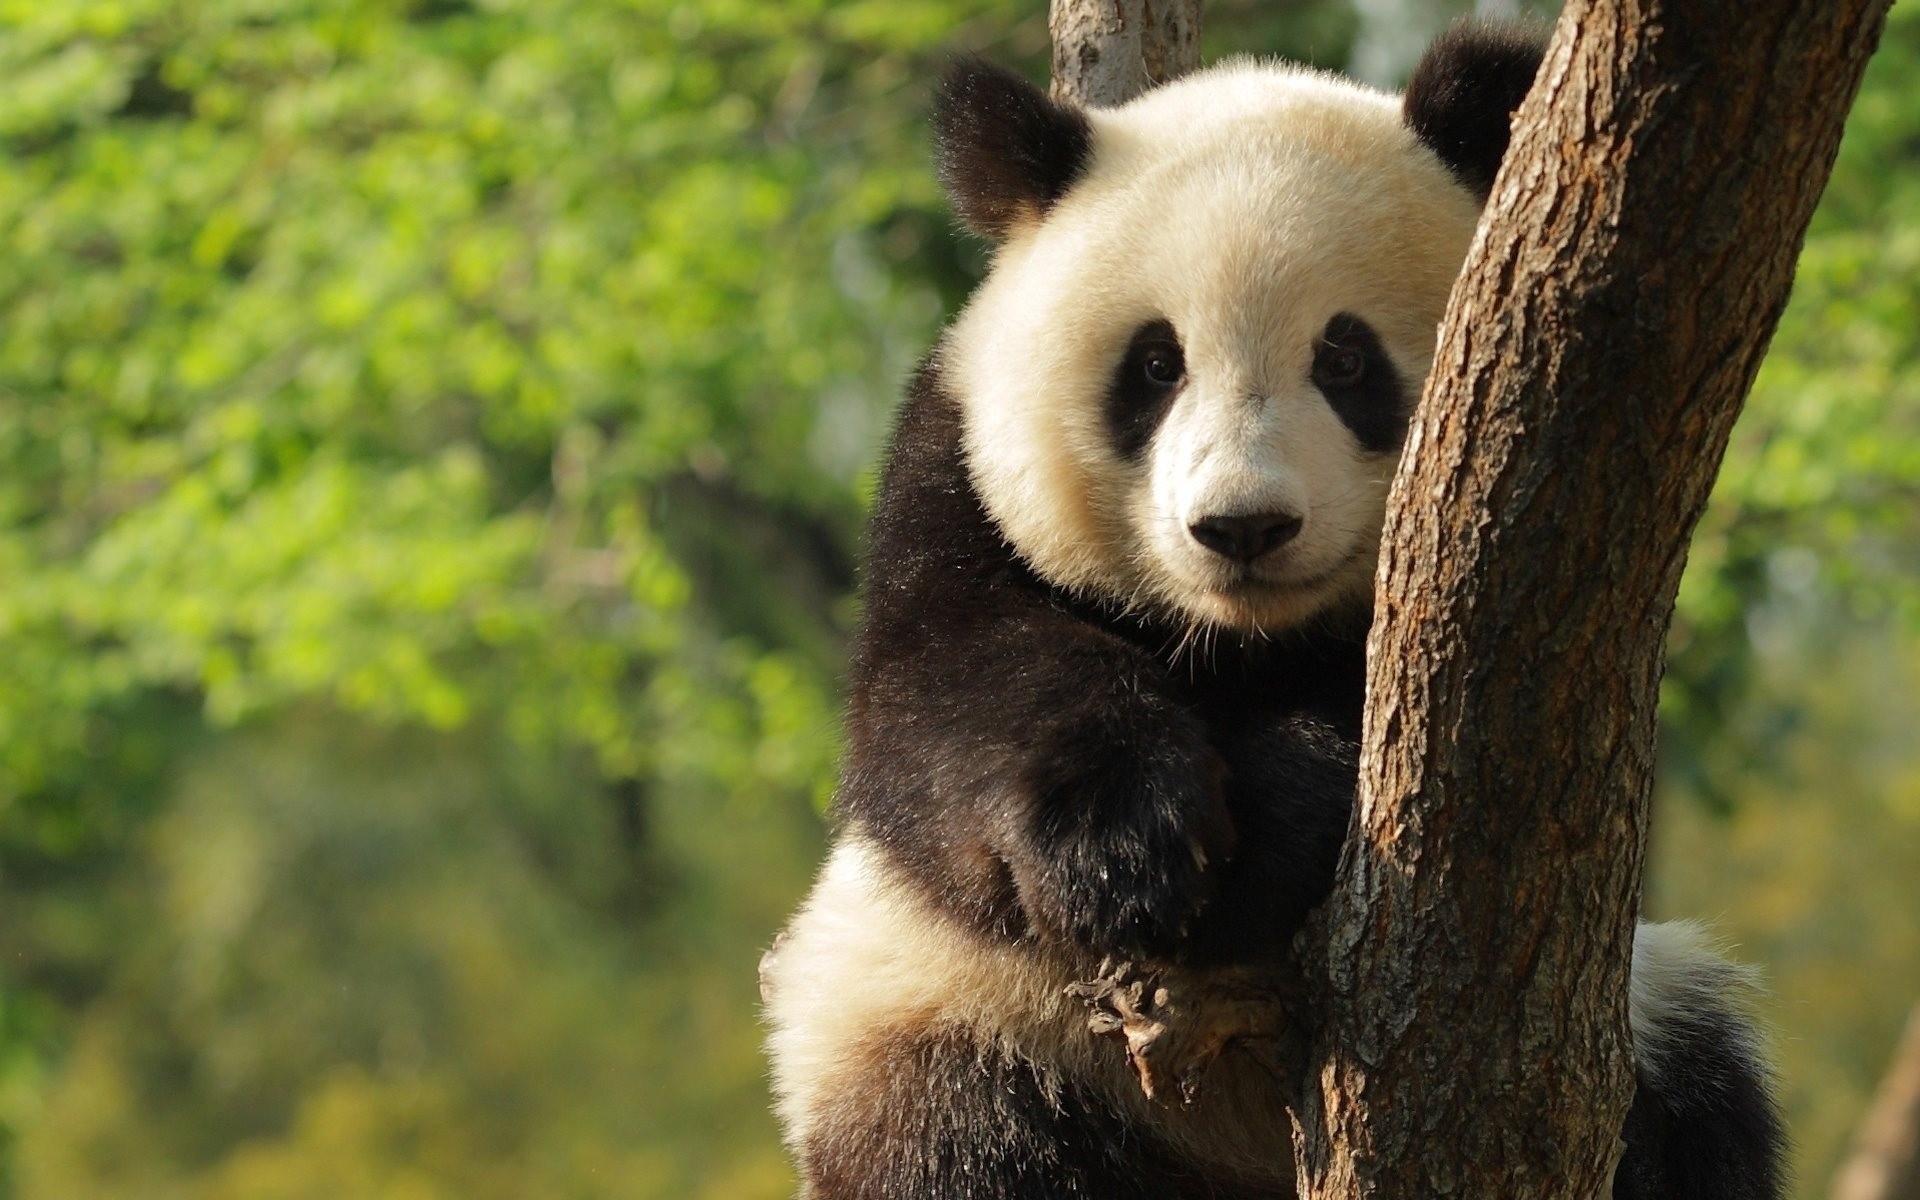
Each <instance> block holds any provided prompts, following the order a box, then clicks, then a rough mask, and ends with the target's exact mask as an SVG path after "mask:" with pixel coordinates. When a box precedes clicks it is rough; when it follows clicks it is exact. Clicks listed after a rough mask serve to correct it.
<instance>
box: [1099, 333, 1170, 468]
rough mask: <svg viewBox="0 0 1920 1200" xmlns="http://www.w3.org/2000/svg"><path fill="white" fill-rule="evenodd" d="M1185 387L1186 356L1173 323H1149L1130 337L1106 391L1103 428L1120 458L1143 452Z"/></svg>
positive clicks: (1132, 456)
mask: <svg viewBox="0 0 1920 1200" xmlns="http://www.w3.org/2000/svg"><path fill="white" fill-rule="evenodd" d="M1186 381H1187V360H1186V355H1185V354H1184V353H1183V352H1182V350H1181V349H1180V335H1178V334H1177V333H1175V332H1174V331H1173V322H1171V321H1167V320H1164V319H1162V320H1156V321H1148V322H1147V323H1146V324H1145V325H1142V326H1141V327H1140V328H1139V329H1137V330H1135V331H1134V334H1133V339H1132V340H1131V341H1129V342H1128V343H1127V351H1126V353H1125V354H1123V355H1121V357H1120V364H1119V365H1118V366H1116V367H1115V368H1114V370H1113V380H1112V382H1111V383H1110V384H1109V385H1108V387H1107V428H1108V429H1109V430H1111V431H1112V434H1113V444H1114V447H1115V448H1116V449H1117V450H1119V452H1120V455H1121V457H1122V458H1127V459H1135V458H1139V457H1140V455H1141V454H1142V453H1143V452H1145V450H1146V448H1147V443H1148V442H1150V441H1152V440H1153V434H1154V431H1155V430H1156V429H1158V428H1160V422H1161V421H1163V420H1165V419H1166V415H1167V410H1168V409H1170V408H1172V407H1173V398H1174V397H1175V396H1177V395H1179V394H1180V389H1181V388H1182V387H1184V386H1185V385H1186Z"/></svg>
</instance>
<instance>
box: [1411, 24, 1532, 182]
mask: <svg viewBox="0 0 1920 1200" xmlns="http://www.w3.org/2000/svg"><path fill="white" fill-rule="evenodd" d="M1545 53H1546V34H1545V31H1544V30H1543V29H1541V28H1540V27H1538V26H1535V25H1527V24H1506V25H1496V24H1487V23H1482V22H1478V21H1460V22H1456V23H1455V24H1454V26H1453V27H1452V28H1451V29H1448V30H1447V31H1446V32H1445V33H1443V34H1441V35H1440V36H1439V37H1437V38H1435V39H1434V40H1433V44H1432V45H1431V46H1428V47H1427V50H1426V53H1425V54H1423V55H1421V56H1420V62H1419V64H1418V65H1416V66H1415V67H1414V68H1413V77H1412V78H1411V79H1409V80H1408V81H1407V94H1406V97H1405V99H1404V100H1403V101H1402V109H1401V111H1402V112H1403V113H1404V114H1405V116H1406V121H1407V125H1408V127H1409V128H1411V129H1412V130H1413V132H1414V133H1415V134H1417V135H1418V136H1419V138H1420V140H1421V141H1423V142H1425V143H1426V144H1427V145H1428V146H1429V147H1431V148H1432V150H1433V152H1434V153H1435V154H1438V155H1439V156H1440V159H1441V161H1442V162H1445V163H1446V164H1447V166H1448V167H1449V168H1450V169H1451V170H1452V171H1453V174H1454V177H1455V178H1457V179H1459V180H1460V182H1461V183H1463V184H1465V185H1466V186H1467V187H1468V188H1471V189H1472V190H1473V192H1474V194H1475V195H1477V196H1479V197H1480V198H1481V199H1482V200H1484V199H1486V197H1487V193H1488V192H1490V191H1492V190H1493V176H1494V172H1496V171H1498V170H1499V169H1500V160H1501V159H1502V158H1504V157H1505V156H1506V153H1507V139H1508V137H1509V135H1510V134H1511V132H1512V129H1511V123H1512V118H1513V111H1514V109H1516V108H1519V107H1520V101H1522V100H1524V99H1525V98H1526V95H1527V89H1528V88H1530V87H1532V86H1533V77H1534V75H1535V74H1536V73H1537V72H1538V71H1539V69H1540V60H1541V58H1542V57H1543V56H1544V55H1545Z"/></svg>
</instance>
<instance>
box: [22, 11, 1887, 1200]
mask: <svg viewBox="0 0 1920 1200" xmlns="http://www.w3.org/2000/svg"><path fill="white" fill-rule="evenodd" d="M1435 7H1437V8H1440V9H1446V10H1448V11H1451V10H1452V9H1454V8H1458V7H1465V5H1464V4H1458V5H1452V4H1441V5H1436V6H1435ZM1042 9H1043V6H1042V5H1040V4H1039V3H1037V0H1033V2H1022V3H1012V2H1010V0H994V2H991V3H988V2H973V3H962V2H959V0H840V2H837V3H828V2H827V0H786V2H783V3H778V4H774V3H765V2H748V0H700V2H698V3H680V4H670V3H664V2H655V0H472V2H467V0H414V2H412V3H405V2H402V0H305V2H296V0H204V2H202V3H198V4H193V5H181V4H175V3H170V2H166V0H85V2H82V0H72V2H51V0H0V71H4V76H5V78H6V79H7V81H8V87H7V88H6V90H5V92H4V93H0V234H3V235H4V245H5V248H6V256H5V259H4V265H0V1200H10V1198H12V1197H19V1198H21V1200H26V1198H34V1200H40V1198H66V1197H75V1196H94V1195H112V1196H116V1197H187V1196H194V1197H201V1196H204V1197H215V1198H225V1197H233V1198H236V1200H237V1198H240V1197H248V1198H252V1197H263V1198H277V1197H287V1198H293V1197H316V1198H318V1197H328V1198H334V1197H341V1196H355V1197H357V1196H369V1197H373V1196H383V1197H384V1196H392V1197H406V1198H409V1200H412V1198H430V1197H441V1196H445V1197H478V1198H489V1197H503V1198H504V1197H528V1196H581V1197H600V1196H607V1197H612V1196H620V1197H661V1198H667V1197H687V1196H712V1197H728V1198H733V1197H745V1198H752V1197H771V1196H777V1195H783V1194H785V1192H786V1190H787V1188H788V1177H787V1174H786V1169H785V1166H784V1163H783V1160H782V1156H781V1154H780V1151H779V1149H778V1146H777V1142H776V1134H775V1131H774V1127H773V1124H772V1121H771V1118H770V1117H769V1116H768V1114H767V1111H766V1097H765V1093H764V1087H763V1084H762V1080H761V1067H760V1062H759V1054H758V1045H757V1040H758V1031H757V1028H756V1025H755V1023H754V1016H753V1005H754V1000H755V995H754V975H753V964H754V961H755V959H756V957H757V954H758V951H759V948H760V946H761V945H762V944H764V942H765V941H766V940H767V939H768V938H769V937H770V936H771V933H772V931H773V930H774V929H775V928H776V927H777V925H778V924H779V922H780V920H781V919H782V918H783V917H784V914H785V912H786V911H787V910H788V909H789V908H790V907H791V905H792V904H793V902H794V901H795V899H796V898H797V897H798V895H799V893H800V890H801V889H802V888H803V887H804V885H805V882H806V879H807V877H808V875H809V874H810V872H811V869H812V867H813V863H814V860H815V857H816V856H817V853H818V851H819V848H820V845H821V829H822V826H821V820H820V816H819V812H820V809H821V807H822V805H823V803H824V800H825V798H826V797H827V796H828V795H829V793H830V791H831V786H832V778H833V764H834V760H835V754H836V748H837V743H836V724H837V714H836V706H837V699H836V687H837V677H838V671H839V667H840V654H841V644H842V639H843V636H844V633H845V631H846V629H847V627H848V624H849V622H850V621H851V620H852V617H853V607H852V604H853V601H852V590H853V581H854V566H853V564H854V563H855V562H856V561H857V555H858V546H859V528H860V520H861V514H862V511H863V506H864V498H865V496H866V492H867V487H868V480H869V472H870V470H871V467H872V465H873V462H874V460H875V456H876V454H877V452H878V449H879V446H880V443H881V440H882V438H883V436H884V431H885V427H886V421H887V413H888V411H889V409H890V407H891V405H892V401H893V396H894V393H895V389H896V386H897V384H898V382H899V380H900V379H901V377H902V376H903V374H904V373H905V371H906V370H907V369H908V367H909V366H910V365H911V363H912V362H913V360H914V359H915V358H916V357H917V356H918V355H919V354H920V353H921V352H922V351H923V350H924V349H925V347H926V345H927V344H928V342H929V340H930V339H931V337H932V336H933V333H934V331H935V330H936V328H937V326H938V323H939V321H940V320H941V319H942V317H943V316H944V315H945V314H946V313H948V312H950V311H951V310H952V308H953V307H954V306H955V305H956V304H957V303H958V302H959V300H960V299H961V298H962V297H963V296H964V294H965V290H966V288H967V286H968V284H969V282H970V281H971V280H972V279H973V278H974V277H975V276H976V275H977V272H978V268H979V264H980V261H981V260H980V254H981V251H980V249H979V248H978V247H976V246H973V245H970V244H967V243H965V242H963V241H961V240H959V239H958V238H957V237H956V236H955V234H954V232H953V229H952V226H951V224H950V222H949V219H948V217H947V214H946V211H945V208H944V205H943V203H942V201H941V200H940V197H939V195H938V193H937V191H936V189H935V187H934V184H933V181H932V176H931V172H930V170H929V169H928V166H927V163H926V147H925V139H924V130H923V121H922V114H923V111H924V106H925V99H926V87H927V81H928V79H929V77H930V75H931V74H932V73H933V72H935V71H936V70H937V69H938V66H939V64H940V62H941V61H942V60H943V59H944V57H945V56H946V55H947V54H949V53H951V52H952V51H953V50H954V49H956V48H964V49H973V50H979V51H983V52H985V53H988V54H991V55H993V56H994V57H996V58H999V59H1001V60H1003V61H1007V62H1011V63H1013V64H1016V65H1020V66H1023V67H1025V68H1026V69H1028V70H1029V71H1030V73H1032V74H1034V75H1036V76H1037V75H1039V74H1040V73H1041V71H1042V70H1043V69H1044V62H1045V57H1046V51H1047V47H1046V32H1045V26H1044V20H1043V12H1042ZM1392 9H1393V6H1392V5H1381V4H1378V3H1371V4H1362V5H1349V4H1348V3H1347V2H1346V0H1294V2H1292V3H1289V4H1283V5H1261V4H1256V3H1254V0H1216V2H1215V3H1213V4H1211V5H1210V6H1209V35H1208V43H1209V52H1210V56H1211V55H1219V54H1225V53H1235V52H1257V53H1263V54H1284V55H1287V56H1289V57H1295V58H1303V59H1308V60H1311V61H1315V62H1319V63H1321V64H1324V65H1327V66H1331V67H1340V66H1342V65H1344V64H1345V63H1346V62H1347V61H1348V58H1349V55H1350V54H1351V53H1353V52H1354V48H1355V47H1356V45H1359V46H1362V47H1365V46H1369V45H1375V46H1377V45H1385V44H1389V43H1391V42H1392V40H1393V39H1390V38H1381V37H1378V36H1370V33H1372V34H1377V33H1379V30H1378V29H1374V30H1371V31H1370V29H1369V27H1368V25H1367V22H1368V21H1373V22H1376V23H1377V22H1380V21H1386V20H1391V19H1393V18H1392V16H1391V10H1392ZM1370 61H1384V60H1381V59H1379V58H1378V57H1377V56H1376V57H1374V58H1372V59H1370ZM1917 77H1920V9H1916V7H1915V4H1914V2H1913V0H1903V3H1901V4H1900V5H1898V6H1896V8H1895V11H1894V16H1893V22H1892V25H1891V26H1890V28H1889V31H1888V36H1887V44H1886V45H1885V47H1884V48H1883V49H1882V51H1881V55H1880V59H1879V61H1878V62H1877V63H1876V64H1875V67H1874V70H1873V73H1872V74H1871V75H1870V76H1869V79H1868V83H1867V89H1866V92H1865V93H1864V94H1863V96H1862V97H1861V100H1860V102H1859V104H1858V106H1857V107H1856V110H1855V113H1854V117H1853V124H1852V127H1851V132H1850V136H1849V140H1848V142H1847V145H1846V147H1845V149H1844V150H1843V155H1842V161H1841V163H1840V166H1839V169H1838V170H1837V171H1836V173H1835V176H1834V180H1833V184H1832V186H1831V188H1830V190H1829V194H1828V197H1827V201H1826V204H1825V207H1824V208H1823V210H1822V214H1821V216H1820V218H1819V219H1818V220H1817V222H1816V225H1815V229H1814V233H1813V236H1812V238H1811V240H1810V242H1809V245H1808V249H1807V254H1806V257H1805V260H1804V262H1803V266H1802V269H1801V277H1800V287H1799V291H1798V294H1797V297H1796V301H1795V304H1794V307H1793V309H1792V311H1791V312H1790V313H1789V315H1788V318H1787V321H1786V323H1785V324H1783V326H1782V328H1781V331H1780V334H1779V337H1778V339H1777V341H1776V345H1775V351H1774V354H1773V357H1772V359H1771V360H1770V362H1769V364H1768V366H1767V368H1766V370H1765V372H1764V373H1763V376H1762V379H1761V383H1760V385H1759V388H1758V390H1757V392H1756V394H1755V396H1754V399H1753V402H1752V405H1751V408H1750V411H1749V413H1748V416H1747V417H1746V418H1745V421H1744V423H1743V425H1742V427H1741V430H1740V432H1739V433H1738V434H1737V435H1736V444H1735V446H1734V449H1733V452H1732V454H1731V456H1730V458H1729V461H1728V465H1727V469H1726V473H1725V476H1724V477H1723V480H1722V483H1721V487H1720V490H1719V493H1718V495H1717V497H1716V501H1715V507H1714V509H1713V510H1712V512H1711V513H1710V514H1709V517H1708V520H1707V523H1706V525H1705V526H1704V527H1703V529H1702V531H1701V536H1700V539H1699V541H1698V543H1697V545H1696V549H1695V554H1694V562H1693V566H1692V569H1691V572H1690V574H1689V576H1688V580H1687V584H1686V587H1685V589H1684V591H1683V595H1682V619H1681V624H1680V627H1679V628H1678V630H1677V631H1676V637H1675V652H1676V658H1675V663H1674V668H1673V671H1672V673H1671V676H1670V680H1669V685H1670V686H1669V689H1668V696H1667V700H1668V704H1667V715H1668V730H1669V747H1668V753H1667V762H1668V765H1669V767H1670V772H1669V774H1670V786H1669V788H1668V789H1667V794H1668V796H1669V797H1670V798H1674V797H1692V798H1695V799H1697V800H1699V801H1701V803H1686V802H1678V803H1668V804H1667V805H1666V806H1665V810H1664V811H1665V812H1666V814H1667V816H1668V817H1669V818H1671V819H1670V820H1668V821H1667V823H1666V824H1665V825H1663V827H1662V833H1661V834H1660V835H1659V846H1658V847H1657V849H1658V851H1659V854H1658V861H1659V863H1660V870H1659V873H1658V874H1657V876H1656V883H1655V894H1654V897H1653V900H1654V904H1655V906H1656V907H1659V908H1662V909H1672V910H1673V911H1676V912H1678V911H1691V912H1699V913H1703V914H1705V915H1709V916H1711V915H1715V914H1720V913H1724V914H1725V921H1724V922H1723V923H1724V924H1725V925H1726V926H1727V928H1728V929H1729V930H1731V931H1734V932H1737V933H1738V934H1739V935H1740V936H1741V937H1743V938H1744V939H1745V940H1746V942H1747V950H1748V952H1749V953H1750V954H1751V955H1752V956H1753V957H1755V958H1758V959H1760V960H1762V961H1771V962H1773V963H1774V964H1775V981H1776V985H1777V987H1778V990H1779V992H1780V995H1781V1002H1780V1003H1779V1005H1778V1006H1777V1007H1776V1009H1775V1011H1774V1017H1775V1021H1776V1024H1777V1025H1778V1026H1779V1028H1780V1029H1781V1031H1782V1033H1783V1037H1782V1045H1783V1048H1784V1050H1785V1057H1786V1066H1787V1069H1786V1072H1785V1073H1786V1076H1787V1079H1788V1081H1789V1084H1790V1088H1791V1092H1790V1098H1791V1100H1792V1101H1793V1104H1794V1110H1795V1116H1796V1119H1797V1121H1798V1127H1799V1131H1800V1137H1801V1141H1802V1144H1803V1147H1804V1148H1805V1151H1806V1161H1805V1166H1804V1171H1803V1175H1804V1178H1805V1179H1806V1180H1807V1183H1808V1187H1809V1190H1808V1192H1807V1194H1808V1195H1813V1194H1816V1193H1817V1190H1818V1188H1817V1185H1818V1184H1819V1183H1820V1182H1822V1181H1823V1180H1824V1178H1825V1172H1826V1169H1827V1166H1828V1164H1830V1162H1831V1161H1832V1159H1833V1156H1834V1155H1835V1154H1836V1153H1837V1149H1838V1139H1840V1138H1842V1137H1844V1135H1845V1133H1846V1131H1847V1129H1848V1127H1849V1125H1850V1122H1851V1120H1852V1118H1853V1115H1854V1114H1855V1113H1856V1112H1857V1111H1858V1106H1859V1104H1860V1102H1861V1100H1862V1099H1863V1097H1864V1095H1865V1094H1866V1092H1867V1090H1868V1089H1869V1088H1870V1087H1871V1085H1872V1082H1873V1080H1874V1078H1875V1076H1876V1075H1877V1072H1878V1070H1879V1068H1880V1065H1881V1059H1882V1056H1883V1055H1884V1054H1885V1053H1886V1050H1887V1047H1888V1046H1889V1045H1890V1044H1891V1040H1892V1037H1893V1034H1894V1031H1895V1029H1896V1028H1897V1024H1898V1020H1899V1018H1900V1015H1901V1014H1902V1013H1903V1012H1904V1011H1905V1007H1906V1005H1907V1003H1908V1002H1909V1001H1910V1000H1911V999H1912V998H1913V997H1914V996H1915V995H1916V994H1920V946H1917V945H1916V939H1917V937H1920V935H1916V932H1915V922H1914V919H1913V916H1912V913H1913V912H1914V911H1915V909H1916V907H1920V883H1916V882H1915V880H1914V878H1913V875H1914V872H1913V870H1912V864H1913V863H1915V862H1920V747H1916V745H1915V738H1914V730H1915V729H1916V728H1920V698H1917V697H1916V693H1920V687H1916V686H1915V684H1916V682H1920V649H1917V648H1916V639H1915V638H1914V637H1913V634H1914V632H1915V630H1916V629H1920V584H1916V582H1915V580H1916V573H1917V571H1920V563H1916V561H1915V559H1916V557H1917V556H1920V297H1916V286H1915V280H1916V278H1920V96H1916V95H1915V94H1913V93H1912V91H1911V89H1910V87H1909V86H1908V84H1909V83H1910V81H1911V80H1912V79H1914V78H1917Z"/></svg>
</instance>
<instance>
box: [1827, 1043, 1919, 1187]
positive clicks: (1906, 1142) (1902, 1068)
mask: <svg viewBox="0 0 1920 1200" xmlns="http://www.w3.org/2000/svg"><path fill="white" fill-rule="evenodd" d="M1833 1200H1920V1005H1916V1006H1915V1007H1914V1010H1913V1012H1912V1014H1910V1015H1909V1016H1908V1017H1907V1031H1906V1033H1905V1034H1904V1035H1902V1037H1901V1038H1900V1045H1899V1046H1898V1048H1896V1049H1895V1050H1894V1052H1893V1065H1892V1066H1890V1067H1888V1068H1887V1078H1886V1081H1885V1082H1884V1083H1882V1084H1881V1085H1880V1092H1879V1094H1878V1095H1877V1096H1875V1097H1874V1100H1873V1105H1872V1107H1870V1108H1869V1109H1868V1110H1867V1119H1866V1121H1865V1123H1864V1124H1862V1125H1861V1127H1860V1140H1859V1141H1858V1142H1857V1143H1856V1144H1855V1145H1854V1148H1853V1154H1852V1156H1851V1157H1849V1158H1848V1159H1847V1162H1846V1165H1845V1166H1844V1167H1842V1168H1841V1169H1840V1175H1839V1177H1838V1178H1837V1179H1836V1180H1835V1181H1834V1185H1833Z"/></svg>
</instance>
